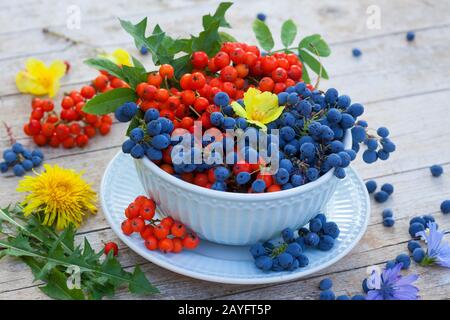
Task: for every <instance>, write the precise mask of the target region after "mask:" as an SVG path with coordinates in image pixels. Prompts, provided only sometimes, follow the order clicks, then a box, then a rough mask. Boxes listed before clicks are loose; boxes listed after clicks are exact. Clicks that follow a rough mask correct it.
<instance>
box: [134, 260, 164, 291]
mask: <svg viewBox="0 0 450 320" xmlns="http://www.w3.org/2000/svg"><path fill="white" fill-rule="evenodd" d="M129 289H130V292H131V293H137V294H154V293H159V290H158V289H157V288H156V287H154V286H152V285H151V283H150V282H148V279H147V277H146V276H145V274H144V273H143V272H142V271H141V268H139V266H136V267H135V268H134V272H133V275H132V276H131V281H130V286H129Z"/></svg>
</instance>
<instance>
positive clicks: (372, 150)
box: [352, 121, 396, 163]
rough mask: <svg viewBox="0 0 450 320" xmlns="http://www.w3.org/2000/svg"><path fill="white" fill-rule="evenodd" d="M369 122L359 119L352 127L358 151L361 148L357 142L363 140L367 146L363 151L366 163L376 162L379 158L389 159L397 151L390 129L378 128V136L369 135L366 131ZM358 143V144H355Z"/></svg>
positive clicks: (355, 146)
mask: <svg viewBox="0 0 450 320" xmlns="http://www.w3.org/2000/svg"><path fill="white" fill-rule="evenodd" d="M366 130H367V123H366V122H365V121H359V122H358V123H357V125H356V126H355V127H353V129H352V136H353V144H354V147H353V148H354V149H355V150H356V151H358V150H359V148H358V147H359V145H358V144H357V143H360V142H363V143H364V145H365V146H366V147H367V150H365V151H364V153H363V157H362V158H363V160H364V162H366V163H374V162H375V161H377V160H383V161H384V160H387V159H389V156H390V154H391V153H392V152H394V151H395V149H396V146H395V144H394V143H393V142H392V141H391V139H389V138H388V136H389V130H388V129H387V128H385V127H380V128H378V129H377V135H378V137H376V136H374V135H368V134H367V133H366ZM355 143H356V145H355Z"/></svg>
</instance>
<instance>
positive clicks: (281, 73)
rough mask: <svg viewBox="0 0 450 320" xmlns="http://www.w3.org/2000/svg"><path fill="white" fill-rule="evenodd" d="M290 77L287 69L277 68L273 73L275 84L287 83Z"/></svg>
mask: <svg viewBox="0 0 450 320" xmlns="http://www.w3.org/2000/svg"><path fill="white" fill-rule="evenodd" d="M287 77H288V73H287V71H286V69H283V68H281V67H278V68H276V69H275V70H273V71H272V79H273V81H275V82H285V81H286V79H287Z"/></svg>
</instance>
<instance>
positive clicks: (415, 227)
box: [408, 222, 425, 238]
mask: <svg viewBox="0 0 450 320" xmlns="http://www.w3.org/2000/svg"><path fill="white" fill-rule="evenodd" d="M424 230H425V226H424V225H423V224H422V223H420V222H413V223H411V224H410V225H409V230H408V232H409V234H410V236H411V237H412V238H416V237H417V236H416V234H417V233H418V232H420V231H424Z"/></svg>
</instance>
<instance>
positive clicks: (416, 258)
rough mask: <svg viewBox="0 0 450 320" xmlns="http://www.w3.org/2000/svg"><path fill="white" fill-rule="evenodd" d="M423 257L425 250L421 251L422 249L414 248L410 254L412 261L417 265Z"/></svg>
mask: <svg viewBox="0 0 450 320" xmlns="http://www.w3.org/2000/svg"><path fill="white" fill-rule="evenodd" d="M425 255H426V254H425V250H423V249H422V248H416V249H414V251H413V253H412V257H413V260H414V261H415V262H417V263H421V262H422V260H423V259H424V258H425Z"/></svg>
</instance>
